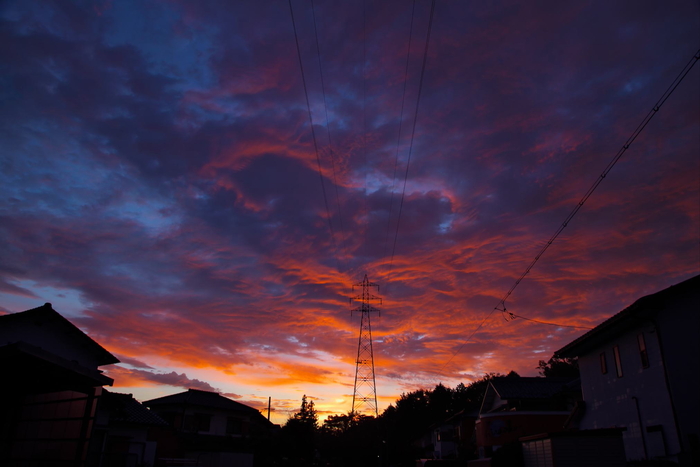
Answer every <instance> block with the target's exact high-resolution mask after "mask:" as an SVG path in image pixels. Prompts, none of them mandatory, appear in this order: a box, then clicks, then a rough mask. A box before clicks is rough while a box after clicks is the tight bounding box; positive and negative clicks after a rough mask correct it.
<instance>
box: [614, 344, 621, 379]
mask: <svg viewBox="0 0 700 467" xmlns="http://www.w3.org/2000/svg"><path fill="white" fill-rule="evenodd" d="M613 355H614V356H615V370H616V371H617V377H618V378H622V361H621V360H620V348H619V347H618V346H615V347H613Z"/></svg>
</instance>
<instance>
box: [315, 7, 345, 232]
mask: <svg viewBox="0 0 700 467" xmlns="http://www.w3.org/2000/svg"><path fill="white" fill-rule="evenodd" d="M311 14H312V16H313V19H314V35H315V37H316V53H317V55H318V70H319V73H320V75H321V92H322V93H323V109H324V111H325V114H326V131H327V132H328V150H329V152H330V156H331V168H332V170H333V185H334V186H335V201H336V204H337V205H338V222H339V224H340V235H341V236H342V237H343V239H344V237H345V228H344V227H343V216H342V215H341V210H340V194H339V193H338V181H337V178H336V173H335V156H334V155H333V144H332V142H331V128H330V123H329V119H328V105H327V103H326V86H325V84H324V80H323V66H321V47H320V45H319V40H318V28H317V27H316V9H315V8H314V0H311ZM340 243H341V245H344V242H343V241H342V239H341V242H340Z"/></svg>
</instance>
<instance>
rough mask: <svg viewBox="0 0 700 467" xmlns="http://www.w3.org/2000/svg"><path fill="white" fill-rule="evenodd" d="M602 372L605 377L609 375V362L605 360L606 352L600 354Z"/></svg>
mask: <svg viewBox="0 0 700 467" xmlns="http://www.w3.org/2000/svg"><path fill="white" fill-rule="evenodd" d="M600 372H601V373H603V374H604V375H605V374H607V373H608V362H607V361H606V360H605V352H601V353H600Z"/></svg>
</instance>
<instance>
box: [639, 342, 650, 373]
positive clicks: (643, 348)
mask: <svg viewBox="0 0 700 467" xmlns="http://www.w3.org/2000/svg"><path fill="white" fill-rule="evenodd" d="M637 342H639V356H640V357H641V359H642V368H649V354H648V353H647V344H646V342H644V334H640V335H638V336H637Z"/></svg>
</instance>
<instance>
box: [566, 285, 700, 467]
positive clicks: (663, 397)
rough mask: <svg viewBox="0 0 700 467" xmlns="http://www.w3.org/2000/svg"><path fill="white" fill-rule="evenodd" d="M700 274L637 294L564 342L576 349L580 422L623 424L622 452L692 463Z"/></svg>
mask: <svg viewBox="0 0 700 467" xmlns="http://www.w3.org/2000/svg"><path fill="white" fill-rule="evenodd" d="M699 331H700V276H696V277H693V278H692V279H689V280H687V281H685V282H682V283H680V284H677V285H674V286H672V287H669V288H668V289H665V290H662V291H660V292H657V293H655V294H652V295H648V296H646V297H643V298H640V299H639V300H637V301H636V302H634V303H633V304H632V305H631V306H629V307H627V308H625V309H624V310H622V311H621V312H619V313H617V314H616V315H614V316H612V317H611V318H610V319H608V320H606V321H604V322H603V323H601V324H600V325H598V326H596V327H595V328H594V329H592V330H591V331H588V332H587V333H586V334H584V335H583V336H581V337H579V338H578V339H576V340H574V341H573V342H571V343H570V344H568V345H566V346H565V347H563V348H562V349H560V350H559V351H558V352H556V355H557V356H561V357H578V358H579V368H580V370H581V386H582V389H583V399H584V402H585V407H586V411H585V414H584V415H583V417H582V419H581V422H580V427H581V429H592V428H611V427H619V428H622V429H624V431H623V439H624V445H625V452H626V454H627V458H628V459H630V460H632V459H647V458H649V459H650V458H661V459H669V460H674V461H677V462H679V463H680V464H681V465H684V466H685V465H698V464H699V463H700V458H698V455H699V450H700V446H699V444H700V441H699V437H700V422H699V420H700V403H699V401H700V398H699V396H698V395H699V394H700V363H699V361H698V359H699V358H700V357H699V356H700V332H699Z"/></svg>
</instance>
